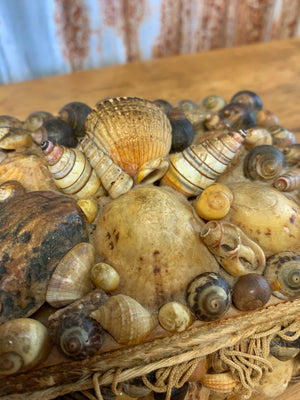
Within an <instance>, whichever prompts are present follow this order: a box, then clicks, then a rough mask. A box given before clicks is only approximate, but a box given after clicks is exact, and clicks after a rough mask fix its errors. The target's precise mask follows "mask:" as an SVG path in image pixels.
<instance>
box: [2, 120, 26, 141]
mask: <svg viewBox="0 0 300 400" xmlns="http://www.w3.org/2000/svg"><path fill="white" fill-rule="evenodd" d="M12 127H16V128H22V127H23V122H22V121H20V120H19V119H18V118H16V117H12V116H11V115H0V137H1V136H2V128H12Z"/></svg>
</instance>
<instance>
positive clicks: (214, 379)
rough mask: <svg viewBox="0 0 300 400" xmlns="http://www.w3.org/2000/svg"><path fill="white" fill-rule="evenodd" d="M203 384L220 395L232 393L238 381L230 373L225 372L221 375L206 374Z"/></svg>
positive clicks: (202, 380)
mask: <svg viewBox="0 0 300 400" xmlns="http://www.w3.org/2000/svg"><path fill="white" fill-rule="evenodd" d="M201 383H202V385H203V386H205V387H207V388H208V389H210V390H213V391H214V392H220V393H229V392H232V391H233V390H234V388H235V387H236V381H235V380H234V378H233V376H232V374H231V373H230V372H223V373H220V374H205V375H204V377H203V378H202V379H201Z"/></svg>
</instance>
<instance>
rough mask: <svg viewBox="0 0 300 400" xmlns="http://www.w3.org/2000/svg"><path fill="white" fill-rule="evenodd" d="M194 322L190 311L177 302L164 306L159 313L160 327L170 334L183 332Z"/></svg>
mask: <svg viewBox="0 0 300 400" xmlns="http://www.w3.org/2000/svg"><path fill="white" fill-rule="evenodd" d="M193 320H194V319H193V316H192V313H191V312H190V310H189V309H188V308H187V307H186V306H185V305H184V304H182V303H178V302H177V301H171V302H169V303H166V304H164V305H163V306H162V307H161V308H160V309H159V312H158V321H159V323H160V325H161V326H162V327H163V328H164V329H165V330H167V331H169V332H183V331H185V330H186V329H187V328H188V327H189V326H191V325H192V323H193Z"/></svg>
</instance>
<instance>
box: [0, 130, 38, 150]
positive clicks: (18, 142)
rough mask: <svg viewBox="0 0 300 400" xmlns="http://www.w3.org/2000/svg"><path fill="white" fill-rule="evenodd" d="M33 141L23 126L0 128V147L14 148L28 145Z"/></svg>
mask: <svg viewBox="0 0 300 400" xmlns="http://www.w3.org/2000/svg"><path fill="white" fill-rule="evenodd" d="M32 143H33V140H32V137H31V136H30V132H29V131H27V130H26V129H23V128H17V127H7V128H1V130H0V149H5V150H15V149H17V148H19V147H30V146H31V145H32Z"/></svg>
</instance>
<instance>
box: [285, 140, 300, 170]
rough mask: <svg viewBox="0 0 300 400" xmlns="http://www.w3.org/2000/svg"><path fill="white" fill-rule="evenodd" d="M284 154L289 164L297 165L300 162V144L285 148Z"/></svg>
mask: <svg viewBox="0 0 300 400" xmlns="http://www.w3.org/2000/svg"><path fill="white" fill-rule="evenodd" d="M282 152H283V154H284V157H285V160H286V162H287V164H291V165H295V164H298V163H299V162H300V143H296V144H291V145H290V146H287V147H284V148H283V149H282Z"/></svg>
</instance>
